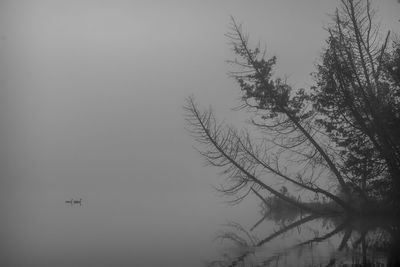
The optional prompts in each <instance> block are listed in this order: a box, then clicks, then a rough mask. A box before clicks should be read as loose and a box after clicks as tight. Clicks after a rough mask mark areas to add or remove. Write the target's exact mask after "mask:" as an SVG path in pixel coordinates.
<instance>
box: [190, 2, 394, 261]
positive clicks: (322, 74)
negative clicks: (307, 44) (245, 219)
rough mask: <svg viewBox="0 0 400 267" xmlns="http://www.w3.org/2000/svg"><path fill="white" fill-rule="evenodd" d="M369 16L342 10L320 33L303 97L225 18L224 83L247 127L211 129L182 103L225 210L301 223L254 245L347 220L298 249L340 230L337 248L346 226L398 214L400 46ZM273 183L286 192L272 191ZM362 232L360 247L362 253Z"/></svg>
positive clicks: (211, 120)
mask: <svg viewBox="0 0 400 267" xmlns="http://www.w3.org/2000/svg"><path fill="white" fill-rule="evenodd" d="M375 15H376V14H375V11H374V9H373V8H372V7H371V1H369V0H341V1H340V8H338V9H337V10H336V12H335V13H334V14H333V15H332V18H333V20H332V23H331V24H330V25H329V26H328V27H327V28H326V30H327V32H328V33H329V37H328V38H327V40H326V45H325V48H324V50H323V53H322V56H321V58H320V60H319V63H318V64H317V66H316V71H315V72H314V73H313V77H314V80H315V85H314V86H312V87H311V88H306V89H303V88H301V89H296V88H293V87H292V86H290V85H289V84H288V83H287V82H286V80H285V79H282V78H279V77H274V76H273V69H274V66H275V65H276V62H277V59H276V57H270V58H268V57H267V55H266V51H265V50H264V49H261V48H260V46H255V47H252V46H251V45H250V44H249V37H248V35H247V34H245V33H244V31H243V29H242V26H241V25H240V24H238V23H237V22H236V21H235V20H234V19H233V18H232V24H231V29H230V31H229V33H228V34H227V37H228V38H229V40H230V44H231V47H232V50H233V52H234V53H235V55H236V57H235V58H234V59H233V60H231V61H230V63H231V64H232V65H234V66H235V69H234V71H232V72H230V75H231V77H232V78H233V79H235V80H236V81H237V84H238V85H239V87H240V89H241V103H242V105H241V108H243V109H246V110H249V111H251V112H252V114H253V115H252V117H251V119H250V120H249V127H247V128H245V129H241V130H238V129H236V128H235V127H233V126H230V125H226V124H224V123H221V122H218V121H217V119H216V118H215V115H214V113H213V111H212V110H211V109H209V110H201V109H200V108H199V107H198V105H197V103H196V101H195V99H194V98H193V97H190V98H188V99H187V102H186V105H185V106H184V109H185V110H186V112H185V114H186V120H187V124H188V130H189V131H190V133H191V134H192V135H193V137H194V138H195V139H196V140H197V142H198V144H199V145H200V146H199V147H198V151H199V153H200V154H201V155H202V156H203V157H204V159H205V160H206V162H207V163H208V164H210V165H212V166H216V167H218V168H220V169H221V173H222V174H223V175H225V176H226V177H227V180H226V182H224V183H223V184H222V185H221V186H220V187H219V188H217V190H219V191H220V192H222V193H223V194H225V195H227V196H230V197H232V199H231V201H232V202H233V203H237V202H240V201H241V200H242V199H244V198H245V197H247V196H249V195H254V196H256V197H258V198H259V200H260V202H261V203H262V205H264V206H265V207H269V208H270V209H271V208H272V206H273V205H271V203H278V204H279V203H280V204H279V205H280V208H282V207H284V205H286V208H287V207H290V209H291V210H297V211H299V212H301V213H302V214H308V215H307V217H301V218H300V219H299V220H297V221H294V222H292V223H291V224H289V225H285V226H284V227H283V228H282V229H281V230H279V231H277V232H275V233H273V234H272V235H269V236H267V237H266V238H264V239H262V240H261V241H259V242H258V243H257V242H256V243H255V246H261V245H262V244H264V243H265V242H268V241H270V240H271V239H273V238H275V237H277V236H279V235H280V234H282V233H284V232H285V231H287V230H289V229H291V228H294V227H297V226H299V225H301V224H303V223H305V222H308V221H311V220H314V219H315V218H320V217H321V216H324V217H337V216H341V217H343V218H346V219H344V220H343V223H340V224H338V225H337V227H336V228H335V229H334V230H333V231H332V232H330V233H328V234H326V235H325V236H323V237H320V238H317V239H312V240H308V241H306V242H304V244H308V243H312V242H320V241H322V240H324V239H325V238H329V237H330V236H332V235H334V234H336V233H338V232H339V231H345V232H346V234H345V235H344V237H343V240H342V242H341V245H340V248H343V246H344V244H346V242H347V240H348V239H349V237H350V235H351V232H352V231H353V230H354V229H352V228H351V227H350V228H349V227H347V222H348V220H347V218H349V217H352V218H354V216H361V218H363V216H370V218H371V217H374V216H375V217H376V216H378V215H384V214H395V215H396V216H399V215H400V138H399V137H400V42H399V38H398V37H396V34H393V33H391V32H382V30H381V28H380V27H379V24H378V23H376V17H375ZM277 181H280V182H284V183H285V187H282V188H281V189H278V188H277V187H276V185H277V183H276V182H277ZM288 188H289V189H288ZM292 189H296V190H297V191H296V192H300V193H299V195H298V196H295V195H294V194H293V190H292ZM307 198H308V200H307ZM311 198H312V199H313V200H311ZM321 199H323V201H318V200H321ZM282 205H283V206H282ZM264 218H265V217H264ZM264 218H262V219H261V220H260V221H258V222H257V223H256V224H255V226H253V228H252V229H254V227H256V226H257V225H258V224H259V223H260V222H261V221H262V220H263V219H264ZM364 218H365V217H364ZM374 227H375V226H374ZM395 228H396V227H395ZM397 228H398V227H397ZM397 228H396V229H397ZM393 229H394V228H392V230H393ZM388 231H391V230H390V229H389V230H388ZM367 232H368V231H367V230H365V229H364V230H362V233H361V238H360V239H359V242H358V243H362V244H363V246H365V235H366V233H367ZM395 232H396V231H395ZM396 233H397V232H396ZM396 233H394V234H392V235H393V236H400V235H397V234H396ZM232 236H233V237H235V235H232ZM233 239H235V238H233ZM399 240H400V239H399ZM356 243H357V242H356ZM399 244H400V243H399ZM363 251H364V262H365V250H364V249H363ZM246 255H247V254H246V253H245V254H243V255H242V256H241V257H239V258H238V259H237V260H236V261H234V262H233V263H235V264H236V263H238V262H240V261H243V259H244V258H245V257H246ZM393 255H394V254H393ZM396 257H397V256H396ZM233 263H232V264H231V266H234V265H235V264H233Z"/></svg>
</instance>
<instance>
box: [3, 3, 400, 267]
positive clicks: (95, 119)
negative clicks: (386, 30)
mask: <svg viewBox="0 0 400 267" xmlns="http://www.w3.org/2000/svg"><path fill="white" fill-rule="evenodd" d="M379 4H380V13H379V14H380V17H382V20H383V22H384V26H388V27H391V28H393V29H396V27H397V28H398V26H399V22H398V19H399V16H398V14H400V5H399V4H397V3H396V1H394V0H381V1H379ZM335 6H336V1H332V0H304V1H298V0H263V1H262V0H254V1H238V0H235V1H231V0H230V1H228V0H220V1H211V0H206V1H190V0H186V1H183V0H182V1H162V0H159V1H117V0H116V1H100V0H99V1H94V0H92V1H89V0H87V1H81V0H79V1H78V0H68V1H59V0H57V1H54V0H52V1H50V0H47V1H46V0H35V1H28V0H26V1H23V0H20V1H11V0H10V1H6V0H4V1H1V2H0V35H1V38H0V78H1V79H0V88H1V91H0V99H1V100H0V102H1V105H0V114H1V115H0V120H1V125H2V127H1V130H0V133H1V140H0V141H1V142H0V145H1V148H2V164H3V166H4V167H2V169H1V180H0V183H1V184H0V185H1V189H0V192H1V194H0V212H1V214H2V218H3V220H2V222H1V223H0V226H1V230H0V232H1V233H2V241H1V242H3V243H2V244H1V248H2V250H1V252H0V259H1V260H4V261H6V262H7V261H8V263H10V264H11V266H14V265H18V264H20V265H18V266H28V265H27V264H28V263H32V264H34V266H45V265H46V263H47V264H49V266H64V265H62V264H61V263H64V264H65V266H88V264H89V265H92V264H96V266H119V265H120V266H128V265H130V266H201V259H208V258H210V257H212V256H211V255H214V252H213V251H212V248H211V247H210V246H211V241H212V238H213V237H214V233H215V232H216V231H217V230H218V229H219V228H220V225H221V224H222V223H225V222H226V221H227V220H231V219H237V218H239V217H240V218H243V217H245V216H244V215H246V217H247V218H248V217H249V216H256V215H257V214H256V212H255V210H252V211H251V212H250V211H249V208H251V207H253V206H250V205H249V204H248V205H249V206H248V208H246V203H244V204H243V205H242V206H241V207H233V208H232V207H228V206H227V205H226V204H225V203H224V202H223V201H224V200H223V199H221V198H220V197H219V196H218V195H217V194H216V193H215V192H214V191H213V189H212V187H211V185H212V184H213V185H217V184H218V182H222V178H220V177H218V175H217V170H215V169H210V168H204V167H203V166H202V164H203V162H202V160H201V158H200V157H199V156H198V155H197V154H196V152H195V151H194V150H193V148H192V145H193V144H194V143H193V140H192V139H191V137H190V136H189V135H188V133H187V132H186V131H185V129H184V118H183V116H182V115H183V111H182V105H183V104H184V99H185V98H186V97H187V96H189V95H191V94H194V95H195V96H196V98H197V100H198V101H199V102H200V103H201V104H202V105H203V106H208V105H213V106H214V108H215V110H216V111H217V113H218V114H220V117H224V116H228V115H227V114H228V112H230V111H229V109H230V108H232V107H234V106H235V105H236V104H237V103H238V102H237V99H238V96H239V89H238V87H237V86H236V85H235V83H234V81H232V80H230V79H229V78H228V77H227V75H226V73H227V72H228V71H229V68H230V67H229V65H227V64H226V63H225V61H226V60H228V59H231V58H232V53H231V51H230V50H229V46H228V41H227V39H226V38H225V37H224V34H225V33H226V32H227V30H228V25H229V22H230V18H229V16H230V15H233V16H234V17H236V18H237V20H238V21H239V22H243V23H244V29H246V31H248V32H249V33H250V34H251V38H252V40H253V41H254V42H255V43H256V42H257V41H259V40H260V41H261V42H262V43H264V42H265V43H266V44H267V49H268V51H269V53H270V54H271V55H274V54H276V55H277V56H278V70H277V73H278V74H280V75H283V74H288V75H289V81H290V82H291V83H292V84H293V85H295V86H299V87H306V86H308V85H309V84H310V83H311V79H310V77H309V73H310V72H311V71H313V64H314V63H315V62H316V59H317V57H318V55H319V53H320V51H321V47H322V46H323V44H324V39H325V37H326V33H325V32H324V30H323V29H322V26H324V25H326V24H327V23H328V22H329V18H328V16H327V13H331V12H332V11H333V10H334V8H335ZM230 116H231V117H232V115H230ZM235 116H236V114H235ZM71 197H74V198H83V201H84V205H83V206H82V207H68V206H67V205H66V204H65V203H64V201H65V200H68V199H70V198H71ZM255 208H256V207H255ZM250 214H252V215H250ZM256 219H257V218H256V217H253V218H249V220H250V221H251V222H254V221H255V220H256ZM29 266H31V265H29Z"/></svg>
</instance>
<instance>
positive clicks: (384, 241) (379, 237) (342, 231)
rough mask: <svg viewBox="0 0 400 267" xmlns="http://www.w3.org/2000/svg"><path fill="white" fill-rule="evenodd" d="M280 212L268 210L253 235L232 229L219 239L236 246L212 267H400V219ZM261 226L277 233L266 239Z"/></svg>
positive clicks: (233, 226)
mask: <svg viewBox="0 0 400 267" xmlns="http://www.w3.org/2000/svg"><path fill="white" fill-rule="evenodd" d="M275 200H276V199H267V202H269V204H271V203H273V202H274V201H275ZM277 207H278V206H270V207H269V209H268V210H267V211H265V210H263V211H264V212H265V213H264V214H263V218H262V220H261V222H260V221H258V222H257V223H256V224H255V225H254V226H253V227H251V228H250V229H249V230H246V229H245V228H244V227H243V226H241V225H239V224H236V223H230V224H228V225H227V230H226V231H225V232H222V233H220V235H219V239H221V240H223V241H225V244H226V245H228V244H230V245H231V246H230V247H229V248H228V249H227V250H225V251H224V253H222V257H221V259H219V260H214V261H210V262H209V263H208V266H224V267H225V266H400V255H399V253H398V252H399V251H400V223H399V222H400V220H399V219H400V218H399V217H398V216H395V215H391V214H389V213H386V214H383V213H380V214H368V215H357V216H355V215H353V216H352V215H334V214H332V216H318V215H306V216H304V215H302V214H298V213H297V214H296V211H295V210H291V212H289V210H286V209H285V208H282V207H279V209H276V208H277ZM262 222H264V224H265V222H268V224H270V223H271V222H274V223H275V224H276V226H277V227H278V229H277V230H275V231H273V232H271V233H269V234H267V235H265V234H264V236H262V233H260V234H258V233H257V234H256V230H257V228H258V227H261V226H262V225H263V224H262ZM279 241H286V242H284V243H286V244H287V245H284V246H281V245H279Z"/></svg>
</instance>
